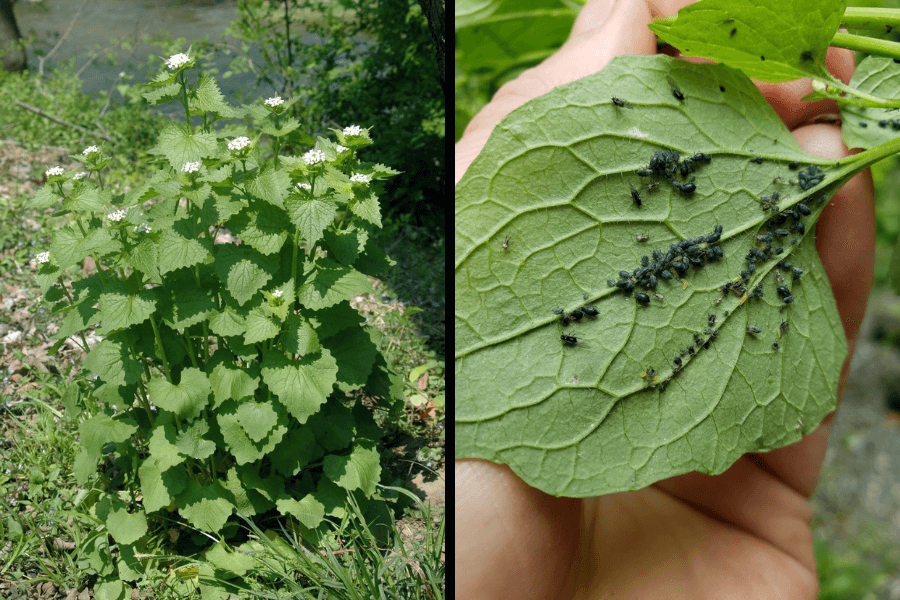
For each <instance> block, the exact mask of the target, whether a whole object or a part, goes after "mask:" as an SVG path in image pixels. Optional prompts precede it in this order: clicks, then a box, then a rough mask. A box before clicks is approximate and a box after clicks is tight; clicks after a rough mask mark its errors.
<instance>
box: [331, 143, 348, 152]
mask: <svg viewBox="0 0 900 600" xmlns="http://www.w3.org/2000/svg"><path fill="white" fill-rule="evenodd" d="M334 149H335V150H336V151H337V153H338V154H340V153H341V152H344V151H346V150H347V147H346V146H341V145H340V144H337V145H335V147H334Z"/></svg>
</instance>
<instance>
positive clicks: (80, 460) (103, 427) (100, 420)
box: [74, 410, 137, 484]
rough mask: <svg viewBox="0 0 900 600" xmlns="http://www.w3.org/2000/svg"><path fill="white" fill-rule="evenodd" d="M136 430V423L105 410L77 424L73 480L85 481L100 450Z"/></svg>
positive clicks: (124, 438) (129, 435)
mask: <svg viewBox="0 0 900 600" xmlns="http://www.w3.org/2000/svg"><path fill="white" fill-rule="evenodd" d="M135 431H137V423H135V422H134V420H132V419H128V418H124V417H118V418H114V417H113V412H112V411H111V410H107V411H105V412H102V413H99V414H97V415H94V416H93V417H91V418H90V419H87V420H86V421H83V422H82V423H81V425H79V426H78V433H79V441H80V445H81V449H80V451H79V452H78V456H76V457H75V469H74V470H75V480H76V481H78V483H81V484H84V483H87V481H88V479H89V478H90V476H91V475H92V474H93V472H94V469H95V468H96V467H97V461H98V460H100V450H101V449H102V448H103V446H104V445H105V444H107V443H109V442H115V443H119V442H124V441H125V440H127V439H128V438H130V437H131V435H132V434H133V433H134V432H135Z"/></svg>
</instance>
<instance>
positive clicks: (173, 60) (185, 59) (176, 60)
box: [166, 52, 191, 69]
mask: <svg viewBox="0 0 900 600" xmlns="http://www.w3.org/2000/svg"><path fill="white" fill-rule="evenodd" d="M190 61H191V57H190V56H188V55H187V54H185V53H183V52H179V53H178V54H173V55H172V56H170V57H169V60H167V61H166V66H167V67H169V68H170V69H177V68H178V67H180V66H181V65H185V64H187V63H189V62H190Z"/></svg>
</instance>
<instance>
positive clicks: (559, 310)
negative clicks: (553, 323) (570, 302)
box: [553, 308, 563, 315]
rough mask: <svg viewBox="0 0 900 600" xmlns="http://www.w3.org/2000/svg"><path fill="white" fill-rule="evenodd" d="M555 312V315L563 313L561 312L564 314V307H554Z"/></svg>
mask: <svg viewBox="0 0 900 600" xmlns="http://www.w3.org/2000/svg"><path fill="white" fill-rule="evenodd" d="M553 314H555V315H561V314H563V309H561V308H554V309H553Z"/></svg>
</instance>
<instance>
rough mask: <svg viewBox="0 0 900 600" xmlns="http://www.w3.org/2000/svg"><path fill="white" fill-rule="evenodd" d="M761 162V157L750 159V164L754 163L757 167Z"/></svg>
mask: <svg viewBox="0 0 900 600" xmlns="http://www.w3.org/2000/svg"><path fill="white" fill-rule="evenodd" d="M762 161H763V159H762V156H754V157H753V158H751V159H750V162H752V163H756V164H758V165H761V164H762Z"/></svg>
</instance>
